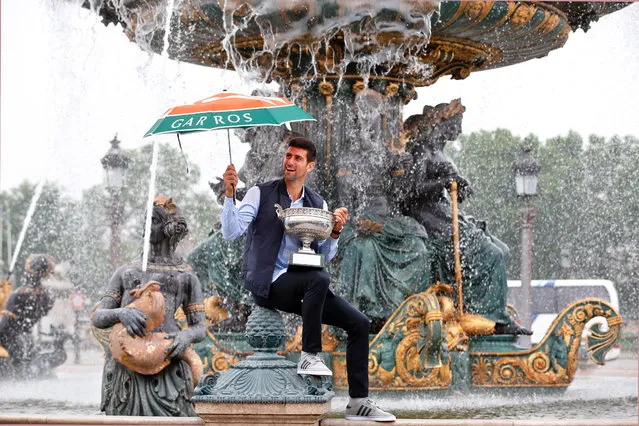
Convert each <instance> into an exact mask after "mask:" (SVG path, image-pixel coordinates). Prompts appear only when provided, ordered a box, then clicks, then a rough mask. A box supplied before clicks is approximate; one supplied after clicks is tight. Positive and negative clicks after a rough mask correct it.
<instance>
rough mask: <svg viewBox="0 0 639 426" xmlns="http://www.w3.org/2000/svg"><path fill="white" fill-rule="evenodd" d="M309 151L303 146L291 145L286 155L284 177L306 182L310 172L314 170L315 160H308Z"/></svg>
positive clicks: (291, 180) (290, 180) (292, 180)
mask: <svg viewBox="0 0 639 426" xmlns="http://www.w3.org/2000/svg"><path fill="white" fill-rule="evenodd" d="M307 155H308V152H307V151H306V150H305V149H303V148H297V147H294V146H289V147H288V149H287V150H286V154H285V155H284V179H285V180H287V181H289V182H294V181H297V180H301V181H302V182H304V180H305V179H306V175H307V174H308V172H310V171H311V170H313V167H315V162H314V161H311V162H310V163H309V162H308V160H307V157H306V156H307Z"/></svg>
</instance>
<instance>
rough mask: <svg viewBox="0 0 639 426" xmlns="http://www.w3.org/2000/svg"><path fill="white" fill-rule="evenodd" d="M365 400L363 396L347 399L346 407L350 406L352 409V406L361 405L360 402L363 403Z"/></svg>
mask: <svg viewBox="0 0 639 426" xmlns="http://www.w3.org/2000/svg"><path fill="white" fill-rule="evenodd" d="M365 399H366V397H365V396H364V397H361V398H353V397H350V398H349V400H348V405H350V406H351V407H352V406H353V405H356V404H361V403H362V401H364V400H365Z"/></svg>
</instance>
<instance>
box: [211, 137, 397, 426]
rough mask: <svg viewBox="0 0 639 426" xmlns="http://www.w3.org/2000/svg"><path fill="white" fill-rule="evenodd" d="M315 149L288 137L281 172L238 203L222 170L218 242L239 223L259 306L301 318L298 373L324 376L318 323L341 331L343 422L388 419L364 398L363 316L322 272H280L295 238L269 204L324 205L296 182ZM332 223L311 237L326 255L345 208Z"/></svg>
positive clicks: (333, 248)
mask: <svg viewBox="0 0 639 426" xmlns="http://www.w3.org/2000/svg"><path fill="white" fill-rule="evenodd" d="M315 155H316V149H315V146H314V145H313V143H312V142H311V141H309V140H308V139H305V138H303V137H294V138H292V139H291V140H290V141H289V142H288V148H287V150H286V153H285V155H284V164H283V166H284V167H283V169H284V178H283V179H278V180H274V181H270V182H266V183H263V184H260V185H256V186H254V187H252V188H250V189H249V190H248V191H247V193H246V196H245V197H244V199H243V200H242V202H241V203H240V205H239V207H237V208H236V206H235V205H234V203H233V199H232V198H233V191H234V189H235V187H236V186H237V183H238V177H237V172H236V171H235V166H233V165H232V164H231V165H229V166H228V167H227V169H226V171H225V172H224V185H225V188H226V193H225V196H226V198H225V200H224V207H223V209H222V213H221V215H220V220H221V222H222V234H223V235H224V238H225V239H226V240H232V239H235V238H238V237H239V236H240V235H242V234H243V233H244V232H245V231H246V230H247V229H248V234H247V239H246V247H245V249H244V262H243V265H242V279H243V280H244V286H245V287H246V288H247V289H248V290H249V291H250V292H251V293H252V294H253V298H254V299H255V303H256V304H257V305H259V306H262V307H266V308H272V309H279V310H281V311H285V312H291V313H295V314H298V315H301V316H302V327H303V331H302V354H301V357H300V362H299V364H298V366H297V373H298V374H310V375H320V376H332V374H333V373H332V372H331V370H329V369H328V367H326V365H324V362H323V361H322V358H321V357H320V356H319V352H321V350H322V336H321V327H322V323H324V324H329V325H334V326H336V327H339V328H342V329H344V330H345V331H346V332H347V333H348V341H347V347H346V369H347V376H348V384H349V395H350V400H349V402H348V405H347V406H346V419H347V420H376V421H394V420H395V416H393V415H392V414H390V413H387V412H385V411H383V410H381V409H380V408H379V407H377V406H376V405H375V403H374V402H373V401H371V400H370V399H369V398H368V330H369V325H370V321H369V319H368V318H367V317H366V316H365V315H364V314H362V313H361V312H359V311H358V310H356V309H355V308H353V307H352V306H351V305H350V304H349V303H348V302H346V301H345V300H344V299H342V298H340V297H338V296H336V295H335V294H333V292H332V291H331V290H330V289H329V284H330V277H329V274H328V273H327V272H326V271H324V270H323V269H314V268H295V269H294V270H293V269H292V270H288V259H289V254H290V253H292V252H295V251H297V250H298V249H299V247H300V240H299V239H297V238H295V237H292V236H288V235H286V234H285V233H284V226H283V224H282V223H281V221H280V220H279V218H278V217H277V215H276V213H275V208H274V204H275V203H278V204H280V205H281V206H282V207H283V208H289V207H313V208H322V209H324V210H328V207H327V205H326V202H325V201H324V199H323V198H322V197H321V196H320V195H319V194H317V193H316V192H314V191H312V190H311V189H310V188H307V187H306V186H304V182H305V181H306V177H307V176H308V174H309V172H310V171H311V170H313V168H314V167H315ZM333 215H334V218H335V225H334V227H333V230H332V232H331V236H330V238H328V239H326V240H324V241H320V242H318V243H313V248H314V249H315V250H316V251H318V252H319V253H321V254H324V256H326V261H329V260H331V259H332V258H333V256H335V253H336V252H337V240H338V238H339V234H340V232H341V231H342V227H343V226H344V223H345V222H346V220H347V218H348V211H347V210H346V209H345V208H338V209H337V210H335V212H334V213H333Z"/></svg>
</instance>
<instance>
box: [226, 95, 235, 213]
mask: <svg viewBox="0 0 639 426" xmlns="http://www.w3.org/2000/svg"><path fill="white" fill-rule="evenodd" d="M225 90H226V89H225ZM226 140H227V142H228V145H229V164H233V157H232V156H231V131H230V130H229V129H226ZM232 186H233V205H235V201H236V200H235V185H232Z"/></svg>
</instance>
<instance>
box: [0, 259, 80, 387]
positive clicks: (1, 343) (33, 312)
mask: <svg viewBox="0 0 639 426" xmlns="http://www.w3.org/2000/svg"><path fill="white" fill-rule="evenodd" d="M54 268H55V262H54V260H53V258H52V257H51V256H49V255H46V254H31V255H30V256H29V257H28V258H27V260H26V263H25V272H26V274H25V281H24V285H22V286H20V287H18V288H17V289H16V290H15V291H13V292H11V293H10V294H9V295H8V297H7V293H8V292H9V291H10V289H11V287H10V285H9V284H8V282H5V283H3V284H2V289H3V290H2V294H3V296H2V298H3V299H5V298H6V301H4V300H3V301H2V302H3V305H4V306H3V307H0V308H1V309H0V376H2V377H8V376H13V377H19V378H27V377H42V376H43V375H49V374H52V370H53V368H55V367H57V366H58V365H60V364H62V363H64V361H66V352H65V350H64V342H65V341H66V340H67V339H69V338H70V337H71V336H70V335H69V334H68V333H65V332H64V331H63V330H62V329H53V328H52V335H53V336H54V344H53V346H54V351H53V352H48V353H47V352H43V351H42V349H41V348H40V347H39V346H38V345H36V343H35V342H34V339H33V333H32V330H33V327H34V326H35V325H36V324H37V323H38V322H39V321H40V320H41V319H42V318H43V317H44V316H46V315H47V314H48V313H49V311H50V310H51V307H53V302H54V299H53V297H52V296H51V295H50V294H49V291H48V290H47V289H46V288H44V287H43V286H42V280H43V279H44V278H46V277H47V276H48V275H49V274H51V272H53V269H54Z"/></svg>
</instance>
